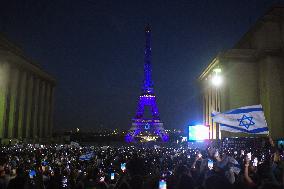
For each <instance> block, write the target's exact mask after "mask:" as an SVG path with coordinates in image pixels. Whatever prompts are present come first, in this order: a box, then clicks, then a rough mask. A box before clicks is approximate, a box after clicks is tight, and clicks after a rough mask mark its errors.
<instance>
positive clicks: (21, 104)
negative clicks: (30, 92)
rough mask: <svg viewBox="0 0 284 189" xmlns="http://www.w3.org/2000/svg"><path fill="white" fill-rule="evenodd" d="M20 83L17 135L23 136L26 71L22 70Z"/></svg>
mask: <svg viewBox="0 0 284 189" xmlns="http://www.w3.org/2000/svg"><path fill="white" fill-rule="evenodd" d="M20 80H21V85H20V86H19V88H20V95H19V109H18V124H17V129H18V132H17V137H18V138H22V137H23V123H24V110H25V99H26V85H27V73H26V72H25V71H23V72H22V73H21V77H20Z"/></svg>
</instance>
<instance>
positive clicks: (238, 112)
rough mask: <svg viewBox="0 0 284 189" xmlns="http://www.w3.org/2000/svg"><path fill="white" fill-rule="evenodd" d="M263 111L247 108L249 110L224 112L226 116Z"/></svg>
mask: <svg viewBox="0 0 284 189" xmlns="http://www.w3.org/2000/svg"><path fill="white" fill-rule="evenodd" d="M256 111H263V109H262V108H247V109H234V110H232V111H228V112H224V114H242V113H249V112H256Z"/></svg>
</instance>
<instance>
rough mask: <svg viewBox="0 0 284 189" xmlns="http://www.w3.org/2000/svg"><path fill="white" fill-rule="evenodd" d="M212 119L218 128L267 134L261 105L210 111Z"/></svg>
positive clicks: (235, 131)
mask: <svg viewBox="0 0 284 189" xmlns="http://www.w3.org/2000/svg"><path fill="white" fill-rule="evenodd" d="M212 118H213V121H214V122H216V123H220V129H221V130H223V131H229V132H234V133H239V132H243V133H250V134H268V127H267V123H266V120H265V117H264V113H263V108H262V106H261V105H253V106H245V107H241V108H237V109H233V110H229V111H227V112H224V113H220V112H212Z"/></svg>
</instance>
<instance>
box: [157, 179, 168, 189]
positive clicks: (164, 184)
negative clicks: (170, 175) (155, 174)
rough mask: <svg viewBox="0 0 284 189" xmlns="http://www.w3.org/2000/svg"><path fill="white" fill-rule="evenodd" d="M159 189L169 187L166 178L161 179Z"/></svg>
mask: <svg viewBox="0 0 284 189" xmlns="http://www.w3.org/2000/svg"><path fill="white" fill-rule="evenodd" d="M159 189H167V182H166V181H165V180H163V179H162V180H160V181H159Z"/></svg>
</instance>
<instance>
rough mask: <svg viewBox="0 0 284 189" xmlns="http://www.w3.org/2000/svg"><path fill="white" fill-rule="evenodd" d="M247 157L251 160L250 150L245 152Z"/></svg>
mask: <svg viewBox="0 0 284 189" xmlns="http://www.w3.org/2000/svg"><path fill="white" fill-rule="evenodd" d="M247 157H248V160H249V161H250V160H251V152H250V153H247Z"/></svg>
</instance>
